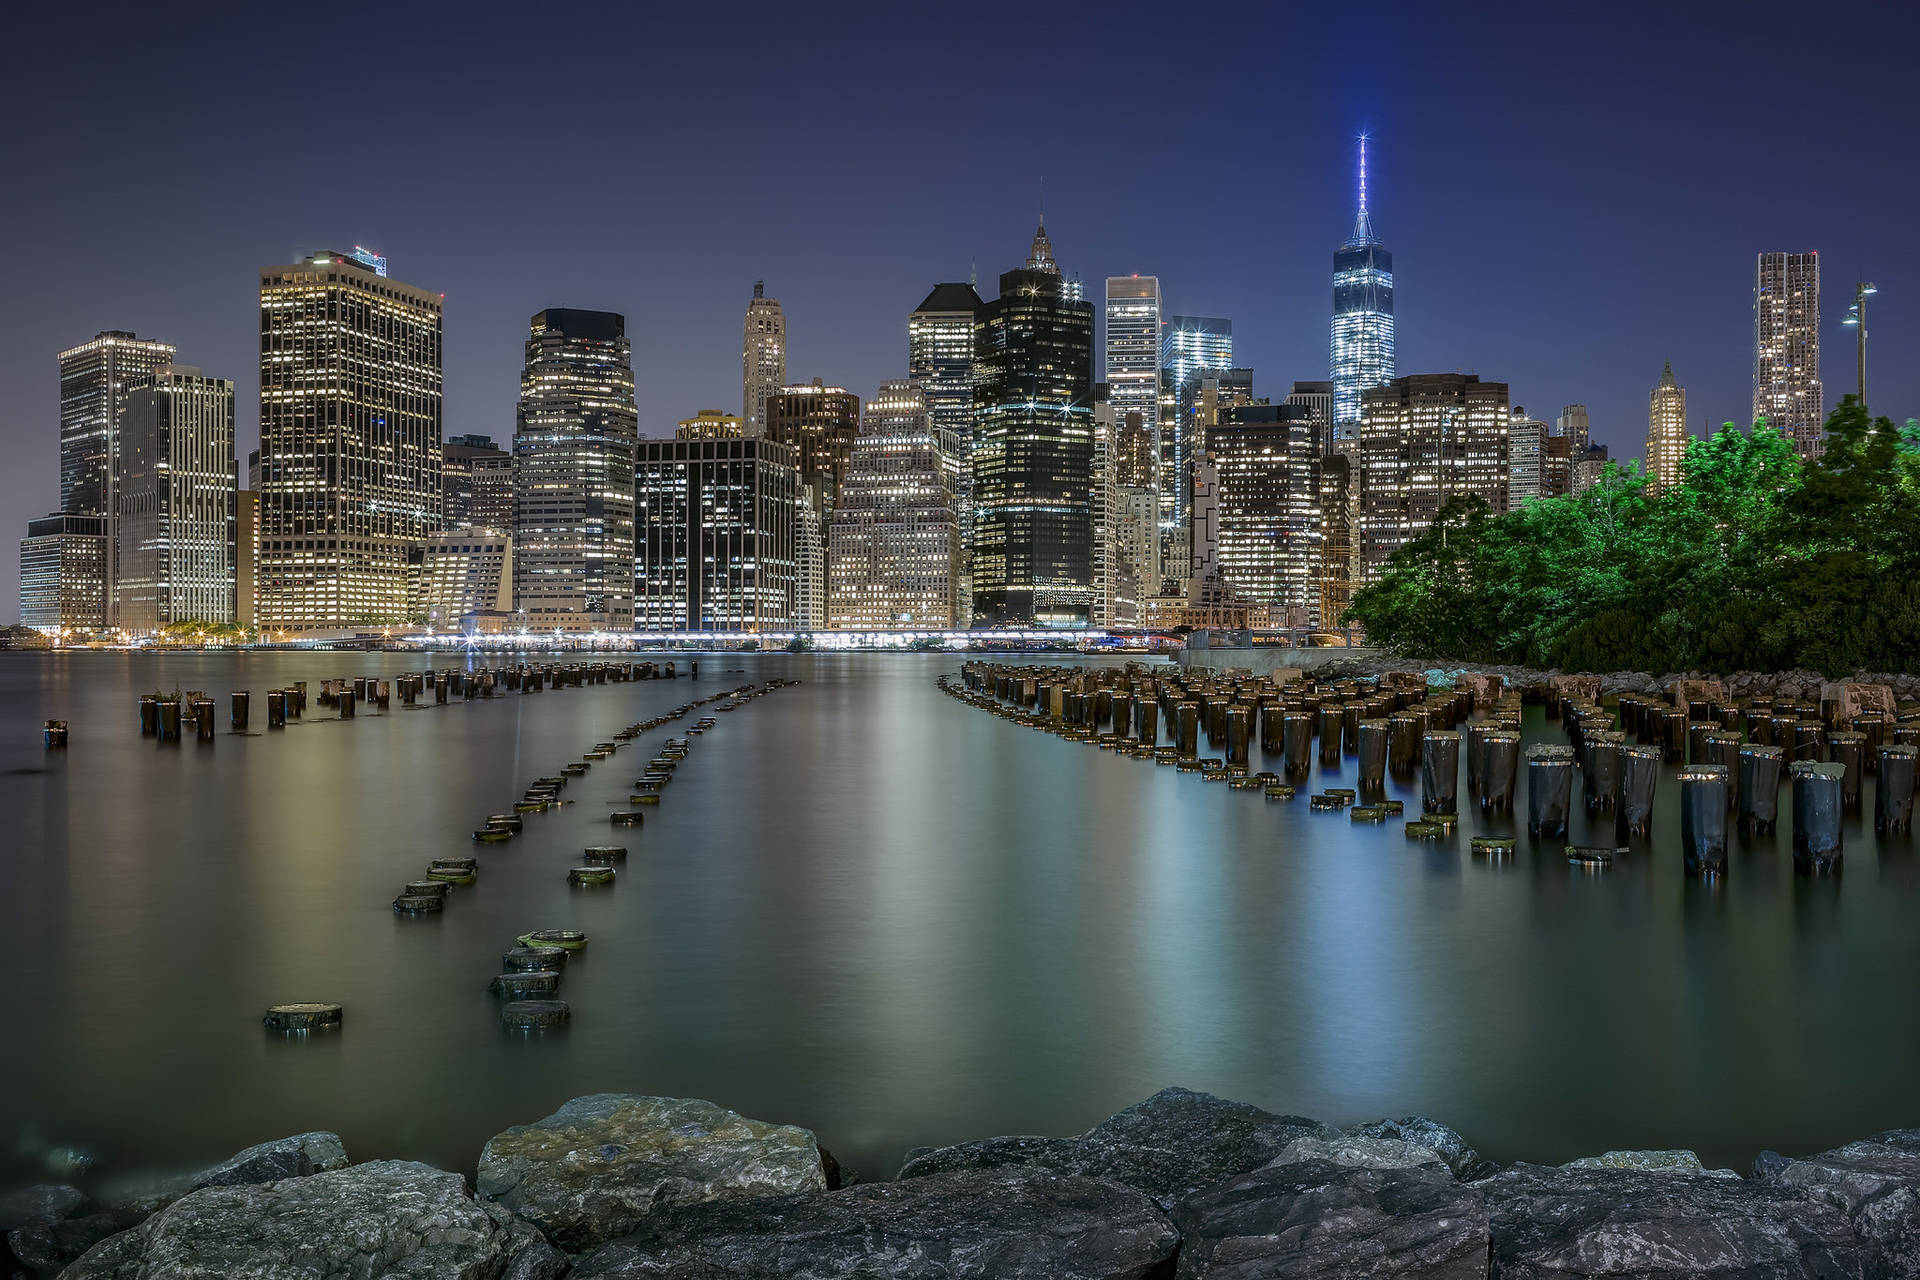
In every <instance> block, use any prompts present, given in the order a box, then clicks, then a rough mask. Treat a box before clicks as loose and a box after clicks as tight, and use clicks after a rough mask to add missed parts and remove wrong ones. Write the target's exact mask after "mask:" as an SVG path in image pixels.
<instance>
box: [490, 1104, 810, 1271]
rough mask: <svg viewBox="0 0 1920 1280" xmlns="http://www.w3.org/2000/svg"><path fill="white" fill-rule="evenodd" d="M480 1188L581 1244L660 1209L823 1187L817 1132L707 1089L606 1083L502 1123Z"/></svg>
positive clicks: (555, 1235) (630, 1226)
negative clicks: (751, 1112) (762, 1117)
mask: <svg viewBox="0 0 1920 1280" xmlns="http://www.w3.org/2000/svg"><path fill="white" fill-rule="evenodd" d="M476 1181H477V1183H478V1186H479V1191H480V1195H481V1196H482V1197H484V1198H485V1199H487V1200H489V1201H493V1202H495V1203H497V1204H499V1205H501V1206H502V1207H503V1208H506V1209H508V1210H510V1211H511V1212H513V1213H515V1214H517V1215H518V1216H520V1217H521V1218H524V1219H526V1220H527V1221H528V1222H531V1223H532V1224H533V1225H534V1226H536V1227H538V1228H540V1230H541V1231H542V1232H544V1233H545V1234H546V1236H547V1238H548V1239H550V1240H552V1241H553V1242H554V1243H555V1244H557V1245H559V1246H560V1247H561V1248H562V1249H565V1250H567V1251H568V1252H569V1253H584V1252H586V1251H587V1250H589V1249H592V1248H594V1247H596V1246H598V1245H601V1244H604V1243H606V1242H607V1241H608V1240H612V1239H614V1238H615V1237H617V1236H623V1235H625V1234H627V1233H628V1232H629V1231H632V1230H634V1229H635V1228H636V1227H638V1226H639V1225H640V1224H641V1222H642V1221H643V1220H645V1218H646V1217H647V1215H649V1214H651V1213H656V1212H658V1211H660V1210H662V1209H670V1208H675V1207H678V1206H681V1205H691V1204H699V1203H701V1202H702V1201H707V1200H722V1199H738V1198H745V1197H751V1196H780V1195H792V1194H795V1193H799V1192H806V1191H824V1190H826V1185H827V1182H826V1175H825V1174H824V1172H823V1171H822V1167H821V1162H820V1148H819V1145H818V1144H817V1143H816V1142H815V1141H814V1138H813V1134H811V1133H809V1132H808V1131H807V1130H805V1129H797V1128H793V1127H791V1126H788V1125H775V1124H766V1123H764V1122H762V1121H759V1120H749V1119H748V1118H747V1117H745V1116H742V1115H739V1114H737V1113H735V1112H732V1111H728V1110H727V1109H726V1108H725V1107H720V1106H716V1105H715V1104H713V1103H711V1102H704V1101H701V1100H700V1099H698V1098H652V1097H646V1096H643V1095H639V1094H627V1093H600V1094H593V1095H591V1096H589V1097H585V1098H575V1099H573V1100H572V1101H571V1102H568V1103H567V1104H566V1105H565V1106H563V1107H561V1108H560V1109H559V1110H558V1111H556V1112H554V1113H553V1114H552V1115H550V1116H548V1117H547V1118H546V1119H544V1120H540V1121H537V1122H535V1123H533V1124H527V1125H519V1126H517V1127H515V1128H512V1129H508V1130H506V1131H505V1132H504V1133H499V1134H495V1135H494V1137H493V1138H491V1139H490V1140H489V1141H488V1142H487V1145H486V1148H485V1149H484V1150H483V1151H482V1152H481V1153H480V1168H479V1172H478V1176H477V1179H476Z"/></svg>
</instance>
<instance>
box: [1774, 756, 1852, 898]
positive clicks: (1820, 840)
mask: <svg viewBox="0 0 1920 1280" xmlns="http://www.w3.org/2000/svg"><path fill="white" fill-rule="evenodd" d="M1787 772H1788V774H1789V775H1790V776H1791V777H1792V778H1793V869H1794V870H1795V871H1796V872H1798V873H1799V874H1801V875H1818V876H1831V875H1839V874H1840V865H1841V856H1842V849H1841V841H1842V838H1843V837H1842V828H1841V825H1840V810H1841V803H1840V788H1841V784H1842V783H1843V782H1844V781H1845V778H1846V772H1847V770H1846V766H1845V765H1838V764H1820V763H1816V762H1815V761H1812V760H1795V761H1794V762H1793V763H1792V765H1790V766H1789V767H1788V770H1787Z"/></svg>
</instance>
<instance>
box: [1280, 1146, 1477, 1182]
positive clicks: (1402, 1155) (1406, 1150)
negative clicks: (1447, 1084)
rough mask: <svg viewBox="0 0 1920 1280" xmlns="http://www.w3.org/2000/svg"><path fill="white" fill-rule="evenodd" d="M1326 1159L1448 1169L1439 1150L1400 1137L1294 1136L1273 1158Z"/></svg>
mask: <svg viewBox="0 0 1920 1280" xmlns="http://www.w3.org/2000/svg"><path fill="white" fill-rule="evenodd" d="M1310 1160H1324V1161H1326V1162H1327V1163H1328V1164H1337V1165H1339V1166H1341V1167H1342V1168H1345V1169H1413V1168H1417V1167H1418V1166H1420V1165H1423V1164H1431V1165H1438V1166H1440V1167H1441V1168H1442V1169H1447V1176H1448V1177H1452V1176H1453V1170H1452V1169H1448V1168H1447V1161H1446V1158H1445V1157H1444V1156H1442V1155H1441V1154H1440V1153H1439V1152H1438V1151H1435V1150H1433V1149H1432V1148H1431V1147H1423V1146H1421V1145H1419V1144H1418V1143H1414V1142H1403V1141H1401V1140H1400V1139H1398V1138H1359V1137H1351V1136H1342V1137H1338V1138H1295V1139H1294V1140H1293V1141H1292V1142H1289V1143H1288V1144H1287V1149H1286V1150H1285V1151H1282V1152H1281V1153H1280V1154H1279V1155H1277V1156H1275V1157H1274V1158H1273V1163H1274V1164H1304V1163H1306V1162H1307V1161H1310Z"/></svg>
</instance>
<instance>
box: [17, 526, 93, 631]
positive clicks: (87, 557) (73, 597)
mask: <svg viewBox="0 0 1920 1280" xmlns="http://www.w3.org/2000/svg"><path fill="white" fill-rule="evenodd" d="M20 625H22V626H26V627H32V628H33V629H34V630H36V631H44V632H46V633H47V634H48V635H59V634H61V633H63V632H93V631H100V630H104V629H105V627H106V625H107V518H106V517H105V516H77V515H72V514H70V513H68V512H64V511H56V512H54V513H53V514H52V515H50V516H43V517H42V518H40V519H38V520H29V521H27V536H26V537H25V538H23V539H21V541H20Z"/></svg>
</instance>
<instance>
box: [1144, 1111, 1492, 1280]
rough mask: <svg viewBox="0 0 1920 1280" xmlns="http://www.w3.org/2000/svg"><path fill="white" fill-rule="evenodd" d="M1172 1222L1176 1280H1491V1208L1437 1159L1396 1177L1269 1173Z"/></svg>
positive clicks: (1214, 1194)
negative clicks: (1331, 1279)
mask: <svg viewBox="0 0 1920 1280" xmlns="http://www.w3.org/2000/svg"><path fill="white" fill-rule="evenodd" d="M1353 1141H1362V1142H1384V1141H1391V1139H1357V1140H1353ZM1173 1220H1174V1225H1175V1226H1176V1227H1177V1228H1178V1229H1179V1231H1180V1236H1181V1246H1180V1267H1179V1272H1178V1275H1179V1277H1180V1280H1202V1278H1203V1277H1204V1278H1205V1280H1281V1278H1284V1277H1300V1280H1309V1278H1317V1277H1322V1276H1339V1277H1342V1280H1366V1278H1381V1280H1384V1278H1386V1277H1408V1278H1409V1280H1411V1278H1412V1277H1419V1278H1420V1280H1482V1278H1483V1277H1485V1276H1486V1274H1487V1239H1488V1224H1487V1206H1486V1204H1485V1202H1484V1201H1483V1200H1482V1198H1481V1194H1480V1191H1479V1189H1478V1188H1477V1187H1474V1186H1468V1185H1467V1184H1465V1183H1462V1182H1460V1181H1459V1180H1457V1179H1456V1178H1455V1177H1454V1176H1453V1174H1452V1173H1451V1172H1449V1171H1448V1170H1447V1169H1446V1167H1445V1166H1444V1165H1442V1164H1441V1163H1440V1162H1439V1161H1438V1159H1437V1158H1436V1159H1435V1161H1434V1162H1433V1163H1430V1164H1424V1165H1420V1166H1418V1167H1414V1168H1398V1169H1386V1168H1355V1167H1351V1166H1347V1165H1340V1164H1335V1163H1334V1162H1332V1161H1330V1160H1308V1161H1303V1162H1300V1163H1293V1164H1271V1165H1268V1166H1267V1167H1266V1168H1264V1169H1256V1170H1255V1171H1253V1172H1252V1173H1249V1174H1246V1175H1244V1176H1242V1177H1239V1178H1235V1179H1233V1180H1232V1181H1230V1182H1228V1183H1226V1184H1224V1185H1222V1186H1218V1187H1213V1188H1210V1189H1208V1190H1205V1191H1201V1192H1199V1193H1197V1194H1195V1195H1192V1196H1189V1197H1188V1198H1187V1199H1186V1200H1184V1201H1182V1202H1181V1204H1180V1207H1179V1208H1178V1209H1176V1210H1175V1211H1174V1215H1173Z"/></svg>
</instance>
